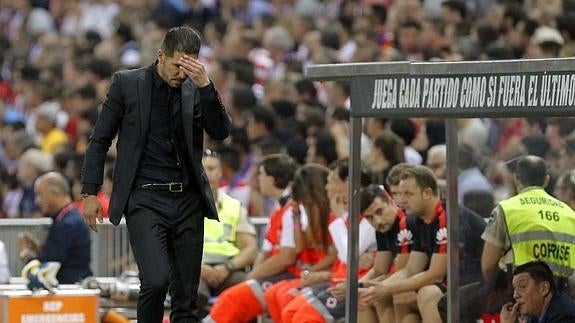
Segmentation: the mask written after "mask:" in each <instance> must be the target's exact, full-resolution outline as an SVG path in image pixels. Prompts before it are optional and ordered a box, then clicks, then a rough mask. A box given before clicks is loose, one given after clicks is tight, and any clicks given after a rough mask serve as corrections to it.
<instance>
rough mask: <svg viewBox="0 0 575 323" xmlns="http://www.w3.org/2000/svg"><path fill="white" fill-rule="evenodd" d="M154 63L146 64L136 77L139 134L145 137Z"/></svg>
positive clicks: (149, 110)
mask: <svg viewBox="0 0 575 323" xmlns="http://www.w3.org/2000/svg"><path fill="white" fill-rule="evenodd" d="M155 66H156V65H155V64H152V65H150V66H148V68H146V69H145V70H144V73H142V74H141V76H140V77H139V78H138V98H140V100H139V104H140V136H141V137H146V134H147V133H148V129H149V127H150V113H151V109H152V108H151V106H152V73H153V69H154V68H155Z"/></svg>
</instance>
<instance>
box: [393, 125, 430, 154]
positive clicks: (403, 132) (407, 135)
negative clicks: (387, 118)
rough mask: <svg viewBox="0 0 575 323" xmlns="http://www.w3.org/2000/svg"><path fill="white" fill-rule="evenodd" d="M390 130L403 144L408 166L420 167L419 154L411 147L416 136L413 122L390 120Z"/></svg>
mask: <svg viewBox="0 0 575 323" xmlns="http://www.w3.org/2000/svg"><path fill="white" fill-rule="evenodd" d="M390 129H391V131H393V132H394V133H395V134H396V135H398V136H399V137H401V139H403V143H404V144H405V148H404V153H405V161H406V162H407V163H408V164H412V165H421V163H422V162H423V158H422V157H421V154H420V153H419V152H417V150H415V149H414V148H413V147H412V146H411V144H412V142H413V140H414V139H415V137H416V135H417V129H416V128H415V124H414V123H413V121H411V120H410V119H392V120H391V124H390Z"/></svg>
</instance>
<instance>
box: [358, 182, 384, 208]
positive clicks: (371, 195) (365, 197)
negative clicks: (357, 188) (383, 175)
mask: <svg viewBox="0 0 575 323" xmlns="http://www.w3.org/2000/svg"><path fill="white" fill-rule="evenodd" d="M377 197H379V198H380V199H381V200H382V201H384V202H385V203H389V202H391V197H390V196H389V193H387V192H386V191H385V188H384V187H383V186H381V185H377V184H371V185H369V186H368V187H366V188H364V189H363V190H361V193H360V195H359V205H360V210H359V211H360V212H361V213H363V212H364V211H365V209H367V208H368V207H369V206H370V205H371V203H373V201H374V200H375V198H377Z"/></svg>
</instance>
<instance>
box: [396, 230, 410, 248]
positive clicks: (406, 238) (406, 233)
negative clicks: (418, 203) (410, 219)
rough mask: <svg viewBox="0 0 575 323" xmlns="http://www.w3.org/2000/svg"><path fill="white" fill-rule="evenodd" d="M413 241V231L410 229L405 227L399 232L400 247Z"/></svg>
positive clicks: (398, 241)
mask: <svg viewBox="0 0 575 323" xmlns="http://www.w3.org/2000/svg"><path fill="white" fill-rule="evenodd" d="M412 243H413V233H411V231H410V230H407V229H403V230H401V231H399V232H398V233H397V245H398V246H400V247H403V246H407V245H410V244H412Z"/></svg>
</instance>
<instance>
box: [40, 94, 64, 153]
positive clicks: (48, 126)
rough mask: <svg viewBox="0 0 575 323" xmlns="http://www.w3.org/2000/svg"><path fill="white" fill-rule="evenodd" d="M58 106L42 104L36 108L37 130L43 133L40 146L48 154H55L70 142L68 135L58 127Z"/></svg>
mask: <svg viewBox="0 0 575 323" xmlns="http://www.w3.org/2000/svg"><path fill="white" fill-rule="evenodd" d="M58 111H59V109H58V108H54V107H53V106H49V105H46V106H42V107H40V108H38V109H37V110H36V117H37V120H36V130H37V131H38V133H39V134H40V135H41V138H42V139H41V141H40V148H41V149H42V151H43V152H45V153H46V154H50V155H54V154H55V153H57V152H58V151H60V150H63V149H65V148H66V147H65V146H66V145H67V144H68V135H67V134H66V133H65V132H64V131H63V130H62V129H60V128H58V127H57V124H56V123H57V122H58Z"/></svg>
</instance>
